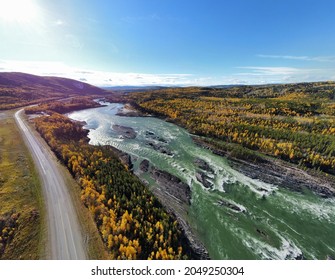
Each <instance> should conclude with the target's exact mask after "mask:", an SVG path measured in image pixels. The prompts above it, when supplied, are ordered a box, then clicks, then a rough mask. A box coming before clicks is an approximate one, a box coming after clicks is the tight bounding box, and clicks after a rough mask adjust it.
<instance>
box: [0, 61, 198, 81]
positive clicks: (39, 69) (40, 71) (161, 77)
mask: <svg viewBox="0 0 335 280" xmlns="http://www.w3.org/2000/svg"><path fill="white" fill-rule="evenodd" d="M0 69H1V71H2V72H5V71H8V72H24V73H30V74H35V75H41V76H57V77H64V78H71V79H75V80H82V81H86V82H87V83H90V84H93V85H98V86H126V85H133V86H147V85H167V86H172V85H180V86H187V85H195V84H199V83H200V82H201V81H203V80H201V79H200V80H198V79H199V78H198V77H195V76H193V75H191V74H178V73H177V74H146V73H117V72H104V71H92V70H86V69H78V68H74V67H69V66H67V65H66V64H64V63H62V62H53V61H9V60H0Z"/></svg>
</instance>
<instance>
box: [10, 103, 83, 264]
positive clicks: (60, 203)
mask: <svg viewBox="0 0 335 280" xmlns="http://www.w3.org/2000/svg"><path fill="white" fill-rule="evenodd" d="M22 112H23V109H21V110H19V111H17V112H16V113H15V121H16V123H17V125H18V127H19V128H20V129H21V131H22V133H23V135H24V138H25V140H26V143H27V146H28V148H29V150H30V151H31V153H32V155H33V159H34V161H35V164H36V167H37V169H38V172H39V175H40V178H41V183H42V187H43V193H44V196H45V201H46V203H45V204H46V209H47V217H48V232H49V240H50V241H49V243H50V246H51V248H50V249H51V252H50V256H49V258H51V259H56V260H78V259H79V260H83V259H86V254H85V249H84V248H85V246H84V242H83V238H82V235H81V231H80V225H79V222H78V218H77V215H76V212H75V210H74V207H73V205H72V201H71V198H70V195H69V192H68V190H67V189H66V185H65V182H64V180H63V178H62V176H61V173H60V172H59V170H58V168H57V165H56V164H55V162H54V160H53V159H52V158H51V156H50V154H49V153H48V152H47V151H46V150H45V149H44V148H42V145H41V144H40V143H39V140H38V139H36V138H35V137H34V135H33V133H32V132H31V131H30V130H29V128H28V126H27V125H26V123H25V122H24V121H23V120H22V118H21V115H22Z"/></svg>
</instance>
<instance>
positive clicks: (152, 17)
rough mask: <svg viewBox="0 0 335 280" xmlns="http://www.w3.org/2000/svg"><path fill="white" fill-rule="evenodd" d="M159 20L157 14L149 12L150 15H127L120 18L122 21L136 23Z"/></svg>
mask: <svg viewBox="0 0 335 280" xmlns="http://www.w3.org/2000/svg"><path fill="white" fill-rule="evenodd" d="M159 20H161V17H160V16H159V15H157V14H150V15H145V16H136V17H135V16H127V17H124V18H122V21H124V22H126V23H137V22H141V21H148V22H151V21H159Z"/></svg>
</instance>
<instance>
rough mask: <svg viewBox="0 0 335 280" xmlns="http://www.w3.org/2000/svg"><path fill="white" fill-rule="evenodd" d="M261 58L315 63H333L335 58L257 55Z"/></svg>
mask: <svg viewBox="0 0 335 280" xmlns="http://www.w3.org/2000/svg"><path fill="white" fill-rule="evenodd" d="M257 56H258V57H261V58H274V59H289V60H300V61H317V62H335V56H295V55H267V54H258V55H257Z"/></svg>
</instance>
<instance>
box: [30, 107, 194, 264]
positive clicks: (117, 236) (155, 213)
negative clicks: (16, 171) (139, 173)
mask: <svg viewBox="0 0 335 280" xmlns="http://www.w3.org/2000/svg"><path fill="white" fill-rule="evenodd" d="M49 105H50V104H49ZM45 106H47V105H42V108H40V109H43V108H45ZM47 107H48V108H49V111H48V115H45V116H40V117H38V118H35V125H36V129H37V130H38V132H39V133H40V134H41V135H42V137H43V138H44V139H45V140H46V141H47V143H48V144H49V146H50V147H51V148H52V150H53V151H54V152H55V154H56V155H57V157H58V158H59V159H60V160H61V162H62V163H64V164H65V165H66V166H67V167H68V169H69V171H70V172H71V174H72V175H73V176H74V177H75V178H76V180H77V181H78V182H79V184H80V186H81V188H82V192H81V200H82V202H83V203H84V204H85V206H86V207H87V208H88V209H89V210H90V212H91V214H92V215H93V217H94V220H95V222H96V225H97V227H98V229H99V232H100V234H101V238H102V239H103V241H104V244H105V246H106V249H107V250H108V253H109V256H110V258H111V259H149V260H150V259H188V258H190V257H191V256H192V252H191V251H190V248H189V246H188V245H187V244H188V243H187V240H186V239H185V237H184V235H183V233H182V232H181V230H180V227H179V224H178V223H177V221H176V220H175V218H174V217H172V216H171V215H170V214H169V213H167V212H166V210H165V209H164V208H163V206H162V205H161V204H160V202H159V201H158V200H157V198H155V197H154V195H153V194H152V193H151V192H150V191H149V189H148V187H147V186H145V185H144V184H143V183H142V182H141V181H140V180H139V179H138V178H137V177H136V176H135V175H133V174H132V173H130V172H129V171H128V170H127V167H126V166H125V165H123V164H122V163H121V162H120V160H119V159H118V158H117V156H116V155H115V153H114V152H113V149H112V147H109V146H91V145H89V144H88V138H87V131H86V130H84V129H83V128H82V126H81V124H79V123H76V122H74V121H72V120H70V119H69V118H67V117H66V116H64V115H61V114H59V113H57V112H55V111H51V110H50V106H47ZM56 107H57V108H59V106H56ZM65 107H67V108H69V107H71V106H67V105H65ZM28 110H29V109H28ZM62 111H64V110H62Z"/></svg>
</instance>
